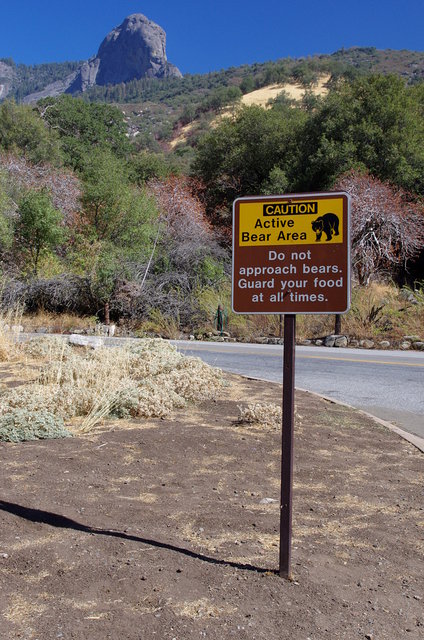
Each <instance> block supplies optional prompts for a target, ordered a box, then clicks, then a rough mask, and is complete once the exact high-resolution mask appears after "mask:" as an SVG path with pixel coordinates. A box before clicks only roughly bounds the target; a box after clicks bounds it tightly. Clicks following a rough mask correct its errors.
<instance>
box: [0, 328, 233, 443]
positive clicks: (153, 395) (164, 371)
mask: <svg viewBox="0 0 424 640" xmlns="http://www.w3.org/2000/svg"><path fill="white" fill-rule="evenodd" d="M23 349H24V352H25V353H26V354H27V355H30V356H32V357H35V358H42V359H43V363H42V364H41V366H40V370H39V375H38V380H37V382H35V383H34V382H32V383H30V384H26V385H21V386H20V387H19V388H18V389H12V390H9V391H7V392H6V393H5V394H4V395H3V396H2V397H1V399H0V416H1V415H5V414H7V413H8V412H9V411H11V410H16V409H26V410H28V411H37V410H40V409H42V410H43V411H47V412H49V413H51V414H53V415H55V416H58V417H60V418H63V419H65V420H69V419H71V418H74V417H85V420H84V421H83V422H82V425H80V430H81V431H88V430H89V429H91V428H92V427H93V426H94V425H95V424H96V423H97V422H99V421H100V420H102V419H103V418H105V417H107V416H116V417H146V418H147V417H148V418H150V417H164V416H167V415H169V414H170V413H171V412H172V411H173V410H174V409H176V408H180V407H183V406H185V404H186V403H187V402H198V401H200V400H204V399H206V398H210V397H212V396H214V395H215V393H216V392H217V391H218V389H219V388H220V386H221V385H222V374H221V372H220V371H218V370H216V369H212V368H211V367H209V366H208V365H206V364H204V363H203V362H201V361H200V360H198V359H197V358H188V357H185V356H183V355H182V354H180V353H179V352H178V351H177V349H176V347H174V346H173V345H170V344H169V343H167V342H166V341H164V340H160V339H142V340H137V341H136V340H134V341H133V342H131V343H127V345H126V346H124V347H122V348H110V349H109V348H106V347H101V348H99V349H96V350H90V349H86V348H84V347H72V346H70V345H69V344H67V343H66V342H64V341H63V340H62V339H61V338H54V337H45V336H44V337H40V338H34V339H32V340H31V341H30V342H29V343H27V344H26V345H25V346H24V347H23Z"/></svg>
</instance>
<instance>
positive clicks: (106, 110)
mask: <svg viewBox="0 0 424 640" xmlns="http://www.w3.org/2000/svg"><path fill="white" fill-rule="evenodd" d="M39 111H40V114H41V116H42V118H43V119H44V120H45V121H46V122H47V123H48V125H49V126H50V129H51V130H54V131H56V132H57V134H58V136H59V138H60V143H61V148H62V153H63V157H64V161H65V164H66V165H67V166H69V167H71V168H72V169H78V170H82V168H83V166H84V160H85V157H86V155H87V154H88V153H89V152H90V151H92V150H93V149H94V148H100V149H103V150H107V149H108V150H110V151H111V152H112V153H113V154H114V155H116V156H117V157H120V158H124V157H126V156H127V155H128V154H129V152H130V150H131V145H130V143H129V141H128V138H127V136H126V133H127V126H126V123H125V120H124V116H123V114H122V112H121V111H120V110H119V109H118V108H117V107H114V106H112V105H108V104H94V103H88V102H85V101H84V100H82V99H81V98H74V97H72V96H69V95H62V96H60V98H46V99H45V100H42V101H40V102H39Z"/></svg>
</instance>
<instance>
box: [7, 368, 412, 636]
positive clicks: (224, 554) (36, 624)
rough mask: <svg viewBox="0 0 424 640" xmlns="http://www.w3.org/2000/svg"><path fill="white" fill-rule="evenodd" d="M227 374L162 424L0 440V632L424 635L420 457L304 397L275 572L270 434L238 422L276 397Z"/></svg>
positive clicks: (364, 423) (276, 451)
mask: <svg viewBox="0 0 424 640" xmlns="http://www.w3.org/2000/svg"><path fill="white" fill-rule="evenodd" d="M228 381H229V385H228V386H227V387H226V388H225V389H224V391H223V393H222V396H221V397H220V399H218V400H217V401H214V402H206V403H204V404H203V405H201V406H200V407H197V408H192V409H190V410H189V411H187V410H182V411H180V412H177V413H176V414H175V415H174V416H173V418H172V419H169V420H151V421H141V420H138V421H130V422H123V421H116V422H109V423H106V424H104V425H103V426H102V427H101V428H100V429H99V430H97V431H95V432H92V433H91V434H89V435H87V436H84V437H81V438H72V439H65V440H50V441H37V442H28V443H23V444H1V445H0V457H1V486H2V493H1V496H0V523H1V529H0V531H1V533H0V611H1V614H0V638H1V639H2V640H15V639H18V638H19V639H25V640H54V639H58V638H62V639H63V640H71V639H72V640H107V639H112V640H146V639H151V638H160V639H161V640H162V639H163V640H168V639H169V640H173V639H175V640H185V639H186V638H211V639H216V640H218V639H219V640H223V639H225V640H226V639H230V638H239V639H240V640H243V639H251V640H262V639H263V640H265V639H266V640H274V639H275V640H276V639H277V638H278V639H283V640H284V639H289V638H290V639H291V640H308V639H310V640H315V639H320V640H321V639H324V638H335V639H339V638H346V639H359V638H368V639H370V638H372V639H374V640H384V639H390V640H397V639H404V638H408V639H409V638H411V640H412V639H418V638H422V637H423V632H424V609H423V600H422V598H423V597H424V594H423V567H424V563H423V548H424V544H423V524H424V522H423V521H424V509H423V501H422V488H423V480H424V477H423V454H422V453H420V452H419V451H418V450H417V449H415V448H414V447H413V446H412V445H410V444H408V443H406V442H405V441H403V440H401V439H400V438H399V437H398V436H397V435H395V434H393V433H392V432H390V431H388V430H386V429H385V428H384V427H382V426H380V425H378V424H375V423H374V422H373V421H372V420H371V419H367V418H366V417H364V416H363V415H361V414H358V413H356V412H355V411H352V410H350V409H347V408H345V407H341V406H337V405H334V404H331V403H329V402H328V401H325V400H322V399H320V398H317V397H314V396H310V395H308V394H306V393H298V394H297V403H298V413H299V414H300V416H299V417H298V424H297V428H296V442H295V455H296V462H295V469H294V481H295V495H294V523H293V524H294V541H293V581H291V582H289V581H285V580H281V579H280V578H279V577H278V575H276V570H277V569H278V540H279V538H278V524H279V522H278V518H279V505H278V500H279V483H280V481H279V475H280V434H279V433H278V431H276V430H272V429H270V428H268V429H264V428H260V427H252V426H240V425H236V424H234V421H235V419H236V418H237V415H238V409H237V405H238V404H240V403H241V402H242V401H244V402H248V401H249V402H250V401H261V402H277V403H279V402H280V396H281V388H280V387H279V385H276V384H266V383H258V382H253V381H249V380H245V379H242V378H238V377H235V376H228ZM265 498H268V499H272V500H275V502H272V501H270V500H265Z"/></svg>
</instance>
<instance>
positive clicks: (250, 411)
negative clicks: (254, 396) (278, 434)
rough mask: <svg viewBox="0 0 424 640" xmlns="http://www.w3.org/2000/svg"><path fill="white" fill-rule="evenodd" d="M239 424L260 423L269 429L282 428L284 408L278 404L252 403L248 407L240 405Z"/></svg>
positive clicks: (259, 424)
mask: <svg viewBox="0 0 424 640" xmlns="http://www.w3.org/2000/svg"><path fill="white" fill-rule="evenodd" d="M238 410H239V412H240V413H239V416H238V419H237V423H238V424H244V425H258V426H263V427H265V428H268V429H280V428H281V423H282V419H283V413H282V409H281V407H280V406H279V405H277V404H273V403H270V404H262V403H260V402H258V403H252V404H248V405H247V407H242V406H240V405H239V406H238Z"/></svg>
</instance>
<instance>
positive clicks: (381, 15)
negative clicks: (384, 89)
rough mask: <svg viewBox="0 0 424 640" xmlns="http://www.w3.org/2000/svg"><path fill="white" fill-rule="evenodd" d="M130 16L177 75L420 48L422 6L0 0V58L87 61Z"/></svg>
mask: <svg viewBox="0 0 424 640" xmlns="http://www.w3.org/2000/svg"><path fill="white" fill-rule="evenodd" d="M131 13H144V14H145V15H146V16H147V17H148V18H150V19H151V20H154V21H155V22H157V23H158V24H160V25H161V26H162V27H163V28H164V29H165V31H166V32H167V55H168V59H169V60H170V62H172V63H174V64H176V65H177V66H178V67H179V68H180V69H181V71H182V72H183V73H206V72H208V71H213V70H218V69H223V68H228V67H231V66H238V65H241V64H244V63H252V62H263V61H266V60H276V59H278V58H282V57H287V56H292V57H299V56H306V55H313V54H315V53H332V52H333V51H336V50H337V49H340V48H341V47H346V48H348V47H352V46H375V47H377V48H378V49H385V48H389V49H413V50H417V51H422V50H423V49H424V35H423V31H424V30H423V25H424V0H256V1H255V2H254V1H253V0H234V1H231V0H226V1H225V0H138V1H134V2H133V1H131V0H0V28H1V40H0V57H13V58H14V60H15V61H16V62H24V63H26V64H35V63H40V62H53V61H63V60H83V59H87V58H88V57H90V56H91V55H93V54H95V53H96V52H97V49H98V47H99V45H100V42H101V41H102V39H103V38H104V36H105V35H106V34H107V33H108V32H109V31H110V30H111V29H112V28H113V27H115V26H117V25H118V24H120V23H121V22H122V20H123V19H124V18H125V17H126V16H127V15H129V14H131Z"/></svg>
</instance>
